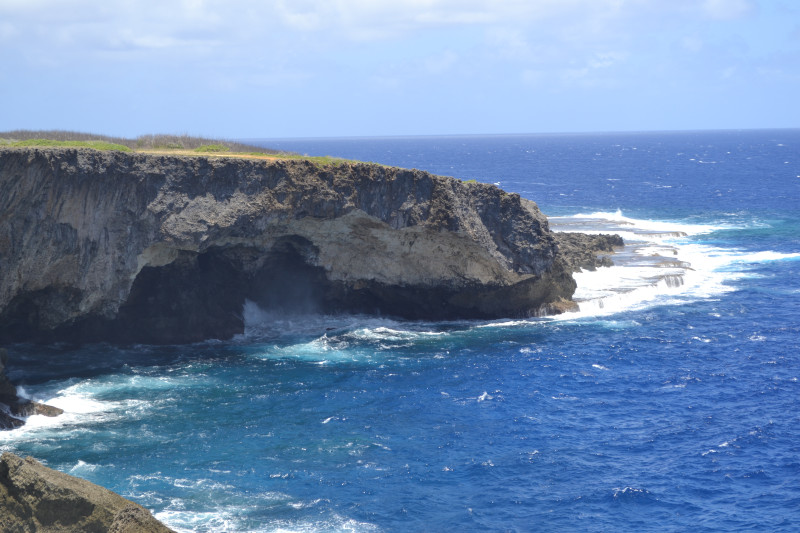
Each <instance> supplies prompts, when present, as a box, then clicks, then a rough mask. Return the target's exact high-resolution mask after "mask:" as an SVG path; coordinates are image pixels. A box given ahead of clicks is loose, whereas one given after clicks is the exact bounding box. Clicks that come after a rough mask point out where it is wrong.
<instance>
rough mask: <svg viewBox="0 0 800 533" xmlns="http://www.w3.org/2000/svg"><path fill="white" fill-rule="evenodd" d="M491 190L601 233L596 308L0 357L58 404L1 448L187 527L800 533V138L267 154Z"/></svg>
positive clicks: (338, 324)
mask: <svg viewBox="0 0 800 533" xmlns="http://www.w3.org/2000/svg"><path fill="white" fill-rule="evenodd" d="M263 144H265V145H269V146H271V147H276V148H280V149H284V150H291V151H296V152H300V153H307V154H310V155H334V156H342V157H347V158H354V159H359V160H364V161H375V162H380V163H384V164H389V165H397V166H403V167H414V168H420V169H424V170H429V171H431V172H434V173H437V174H444V175H450V176H455V177H457V178H460V179H464V180H467V179H477V180H479V181H484V182H488V183H497V184H498V185H499V186H500V187H502V188H503V189H505V190H507V191H510V192H518V193H520V194H521V195H522V196H524V197H526V198H529V199H531V200H534V201H536V202H537V203H538V205H539V207H540V208H541V209H542V211H544V213H545V214H547V215H548V216H550V217H551V226H552V227H553V229H556V230H566V229H569V230H582V231H589V232H596V231H603V232H608V231H614V232H619V233H620V234H622V235H623V237H624V238H625V239H626V242H627V243H628V246H627V247H626V249H625V251H623V252H621V253H620V254H618V255H617V256H615V261H616V266H614V267H610V268H606V269H600V270H598V271H597V272H593V273H581V274H578V275H577V276H576V277H577V280H578V283H579V289H578V293H577V295H576V297H577V298H578V299H579V300H580V303H581V310H580V312H577V313H572V314H565V315H562V316H559V317H551V318H540V319H530V320H497V321H490V322H479V321H478V322H476V321H470V322H447V323H429V322H405V321H397V320H392V319H389V318H381V317H368V316H275V315H271V314H270V313H269V312H268V311H264V310H261V309H258V308H256V307H255V306H254V305H253V304H250V303H248V304H246V306H245V308H244V309H243V312H244V313H245V314H246V316H247V319H248V328H247V332H246V333H245V334H244V335H242V336H240V337H238V338H236V339H234V340H233V341H229V342H219V341H216V342H206V343H202V344H193V345H186V346H170V347H152V346H133V347H113V346H109V345H93V346H86V347H83V348H81V349H75V348H67V347H62V346H49V347H41V346H33V345H17V346H11V347H10V354H11V356H12V360H11V365H10V374H11V377H12V378H13V379H15V380H17V381H18V382H20V383H22V386H21V392H22V393H23V394H25V395H27V396H30V397H32V398H34V399H37V400H42V401H45V402H48V403H50V404H52V405H57V406H59V407H62V408H64V409H66V411H67V413H66V414H65V415H63V416H61V417H59V418H54V419H49V418H44V417H40V416H34V417H30V418H29V419H28V424H27V425H26V426H25V427H24V428H23V429H21V430H18V431H13V432H3V433H0V449H2V450H10V451H14V452H16V453H18V454H22V455H32V456H34V457H36V458H37V459H39V460H41V461H43V462H45V463H46V464H47V465H49V466H50V467H52V468H56V469H59V470H62V471H65V472H68V473H70V474H74V475H78V476H81V477H84V478H86V479H89V480H91V481H93V482H96V483H99V484H102V485H104V486H106V487H108V488H110V489H112V490H114V491H117V492H119V493H120V494H122V495H124V496H125V497H127V498H130V499H133V500H135V501H137V502H139V503H141V504H142V505H144V506H146V507H147V508H149V509H151V510H152V511H153V512H154V514H155V515H156V517H158V518H159V519H161V520H163V521H164V522H165V523H167V524H168V525H169V526H171V527H172V528H174V529H175V530H177V531H181V532H183V531H201V532H234V531H236V532H238V531H259V532H262V531H303V532H316V531H353V532H363V531H545V532H546V531H686V530H692V531H798V530H800V383H799V382H798V378H800V130H777V131H725V132H713V131H712V132H683V133H678V132H676V133H636V134H633V133H630V134H621V133H620V134H602V135H598V134H592V135H590V134H581V135H509V136H465V137H414V138H409V137H403V138H377V139H376V138H371V139H369V138H368V139H333V140H331V139H327V140H285V141H280V140H265V141H263Z"/></svg>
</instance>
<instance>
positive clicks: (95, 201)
mask: <svg viewBox="0 0 800 533" xmlns="http://www.w3.org/2000/svg"><path fill="white" fill-rule="evenodd" d="M574 289H575V283H574V281H573V279H572V277H571V275H570V268H569V267H567V266H566V265H565V263H564V261H562V260H561V259H560V257H559V255H558V254H557V245H556V242H555V240H554V238H553V235H552V234H551V233H550V231H549V229H548V226H547V220H546V218H545V217H544V215H542V213H541V212H540V211H539V209H538V208H537V206H536V205H535V204H534V203H533V202H530V201H527V200H524V199H522V198H520V197H519V195H516V194H507V193H505V192H504V191H502V190H500V189H498V188H497V187H494V186H490V185H484V184H477V183H462V182H460V181H458V180H455V179H452V178H446V177H440V176H434V175H431V174H428V173H426V172H421V171H416V170H403V169H397V168H387V167H382V166H379V165H371V164H345V165H340V166H335V167H327V168H319V167H317V166H315V165H313V164H311V163H308V162H304V161H260V160H247V159H237V158H207V157H179V156H169V155H145V154H127V153H118V152H99V151H94V150H86V149H35V148H28V149H0V342H4V341H5V342H7V341H22V340H45V341H50V340H74V341H94V340H109V341H114V342H151V343H172V342H175V343H177V342H191V341H197V340H202V339H208V338H229V337H231V336H232V335H234V334H236V333H239V332H241V331H242V330H243V327H244V324H243V318H242V306H243V304H244V300H245V299H250V300H253V301H255V302H256V303H258V304H259V305H260V306H262V307H265V308H272V309H278V310H283V311H287V312H291V311H299V312H308V311H314V312H340V311H344V312H368V313H373V312H377V313H382V314H387V315H393V316H400V317H407V318H426V319H448V318H491V317H508V316H530V315H535V314H540V313H542V312H546V311H548V310H553V309H557V308H558V307H559V305H560V304H559V303H560V302H561V303H563V302H564V301H566V300H568V299H569V298H570V297H571V295H572V293H573V292H574Z"/></svg>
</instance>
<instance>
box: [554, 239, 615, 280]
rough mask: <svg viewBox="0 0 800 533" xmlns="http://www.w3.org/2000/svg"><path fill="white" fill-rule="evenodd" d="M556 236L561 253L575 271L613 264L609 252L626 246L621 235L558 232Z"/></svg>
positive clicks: (591, 269)
mask: <svg viewBox="0 0 800 533" xmlns="http://www.w3.org/2000/svg"><path fill="white" fill-rule="evenodd" d="M554 236H555V238H556V242H557V243H558V252H559V255H561V256H562V257H563V258H564V261H565V262H566V263H567V265H568V266H569V268H570V269H571V270H572V271H573V272H580V271H581V270H590V271H594V270H597V269H598V268H599V267H608V266H611V265H612V264H613V262H612V261H611V258H610V257H609V256H608V255H607V254H613V253H614V249H615V248H621V247H623V246H625V243H624V242H623V241H622V237H620V236H619V235H608V234H600V235H590V234H587V233H570V232H563V233H562V232H557V233H554Z"/></svg>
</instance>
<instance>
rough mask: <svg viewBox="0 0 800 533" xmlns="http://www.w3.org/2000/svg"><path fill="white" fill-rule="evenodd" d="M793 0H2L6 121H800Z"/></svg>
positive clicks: (158, 124)
mask: <svg viewBox="0 0 800 533" xmlns="http://www.w3.org/2000/svg"><path fill="white" fill-rule="evenodd" d="M799 95H800V3H798V2H796V1H795V0H385V1H384V0H263V1H256V0H181V1H170V0H124V1H123V0H120V1H117V0H104V1H100V0H92V1H88V0H0V101H1V102H2V108H0V130H6V129H16V128H24V129H40V128H46V129H51V128H55V129H69V130H78V131H90V132H95V133H102V134H109V135H121V136H136V135H140V134H146V133H178V134H180V133H188V134H193V135H211V136H218V137H227V138H253V137H261V138H287V137H338V136H373V135H435V134H492V133H549V132H595V131H597V132H600V131H643V130H647V131H652V130H690V129H731V128H732V129H738V128H787V127H788V128H791V127H800V96H799Z"/></svg>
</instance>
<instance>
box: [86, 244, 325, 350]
mask: <svg viewBox="0 0 800 533" xmlns="http://www.w3.org/2000/svg"><path fill="white" fill-rule="evenodd" d="M316 253H317V250H316V249H315V248H314V246H313V245H312V243H311V242H310V241H308V240H307V239H304V238H302V237H297V236H290V237H285V238H282V239H280V240H279V241H278V242H276V243H275V245H274V246H273V247H272V248H271V249H270V250H268V251H262V250H259V249H256V248H252V247H247V246H233V247H226V248H222V247H212V248H210V249H208V250H207V251H205V252H203V253H199V254H198V253H193V252H181V254H180V256H179V257H178V258H177V259H176V260H175V261H173V262H172V263H170V264H169V265H166V266H162V267H145V268H143V269H142V270H141V272H139V275H138V276H137V277H136V279H135V280H134V283H133V286H132V288H131V292H130V295H129V298H128V300H127V302H126V303H125V304H124V305H123V306H122V307H121V308H120V311H119V314H118V317H117V318H116V319H115V320H114V321H113V325H112V326H111V327H107V328H106V330H105V331H106V333H108V334H110V337H111V338H107V339H104V340H112V341H114V342H145V343H155V344H170V343H184V342H195V341H200V340H204V339H209V338H218V339H228V338H231V337H232V336H234V335H236V334H238V333H242V332H243V331H244V318H243V315H242V310H243V306H244V302H245V300H246V299H247V300H251V301H253V302H255V303H256V304H257V305H258V306H259V307H260V308H261V309H264V310H265V311H270V312H275V313H285V314H303V313H313V312H322V311H325V308H326V300H327V298H326V293H327V292H328V288H329V286H330V283H329V282H328V280H327V278H326V276H325V271H324V269H322V268H320V267H315V266H312V265H310V264H309V262H310V260H311V259H313V258H314V257H315V255H316ZM102 336H105V335H102Z"/></svg>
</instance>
